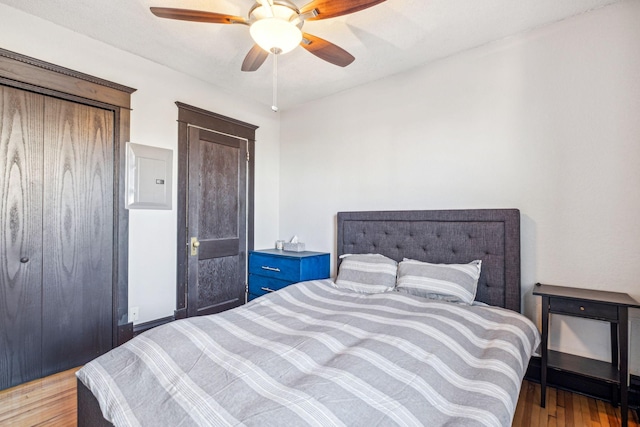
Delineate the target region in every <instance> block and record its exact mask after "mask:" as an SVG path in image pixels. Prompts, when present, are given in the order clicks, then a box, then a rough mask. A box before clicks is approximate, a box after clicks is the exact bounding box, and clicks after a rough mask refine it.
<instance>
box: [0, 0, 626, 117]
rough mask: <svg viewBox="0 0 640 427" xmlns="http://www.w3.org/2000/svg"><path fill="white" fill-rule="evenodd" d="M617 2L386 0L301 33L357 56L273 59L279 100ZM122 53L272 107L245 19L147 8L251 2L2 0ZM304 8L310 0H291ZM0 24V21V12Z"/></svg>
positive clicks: (301, 97) (268, 78) (327, 90)
mask: <svg viewBox="0 0 640 427" xmlns="http://www.w3.org/2000/svg"><path fill="white" fill-rule="evenodd" d="M617 1H620V0H387V1H386V2H384V3H381V4H379V5H377V6H373V7H371V8H369V9H366V10H363V11H360V12H357V13H354V14H351V15H347V16H342V17H338V18H332V19H326V20H320V21H308V22H305V24H304V29H303V30H304V31H305V32H307V33H310V34H313V35H315V36H318V37H321V38H324V39H326V40H328V41H330V42H332V43H335V44H337V45H339V46H340V47H342V48H343V49H345V50H347V51H348V52H350V53H351V54H352V55H353V56H355V58H356V60H355V61H354V62H353V63H352V64H351V65H349V66H348V67H345V68H341V67H337V66H335V65H332V64H329V63H327V62H325V61H322V60H321V59H319V58H317V57H315V56H314V55H312V54H310V53H309V52H307V51H305V50H304V49H302V48H300V47H298V48H296V49H294V50H293V51H292V52H291V53H288V54H286V55H282V56H281V57H279V67H278V76H279V80H278V81H279V90H278V93H279V104H280V105H279V106H280V108H281V109H283V108H287V107H292V106H295V105H297V104H301V103H304V102H307V101H310V100H313V99H318V98H321V97H324V96H328V95H331V94H334V93H337V92H340V91H343V90H346V89H348V88H351V87H354V86H357V85H360V84H363V83H366V82H370V81H373V80H377V79H380V78H383V77H385V76H389V75H392V74H397V73H399V72H402V71H405V70H408V69H411V68H414V67H416V66H419V65H422V64H425V63H428V62H430V61H434V60H436V59H439V58H443V57H447V56H450V55H452V54H455V53H458V52H461V51H464V50H467V49H470V48H473V47H476V46H480V45H483V44H485V43H489V42H491V41H494V40H498V39H501V38H504V37H507V36H510V35H514V34H518V33H521V32H524V31H527V30H530V29H532V28H537V27H540V26H544V25H547V24H549V23H552V22H556V21H559V20H562V19H566V18H568V17H571V16H574V15H577V14H580V13H584V12H586V11H589V10H591V9H594V8H598V7H601V6H604V5H607V4H611V3H615V2H617ZM0 2H1V3H4V4H6V5H9V6H12V7H14V8H17V9H20V10H23V11H25V12H27V13H30V14H32V15H36V16H39V17H41V18H44V19H47V20H49V21H52V22H54V23H56V24H59V25H61V26H63V27H66V28H69V29H71V30H73V31H75V32H78V33H81V34H85V35H87V36H89V37H92V38H94V39H97V40H100V41H102V42H105V43H107V44H109V45H112V46H115V47H117V48H120V49H122V50H125V51H128V52H131V53H133V54H136V55H139V56H142V57H144V58H147V59H150V60H152V61H154V62H157V63H160V64H163V65H166V66H168V67H170V68H173V69H175V70H178V71H181V72H183V73H186V74H189V75H192V76H194V77H197V78H200V79H202V80H205V81H207V82H210V83H212V84H214V85H217V86H220V87H221V88H223V89H224V90H226V91H228V92H231V93H235V94H237V95H239V96H242V97H245V98H247V99H253V100H255V101H257V102H260V103H263V104H265V106H270V105H271V94H272V74H271V73H272V67H271V62H270V60H267V62H265V64H264V65H263V66H262V67H261V68H260V69H259V70H258V71H256V72H253V73H245V72H241V71H240V66H241V64H242V61H243V59H244V57H245V55H246V54H247V52H248V51H249V49H250V48H251V47H252V46H253V42H252V40H251V38H250V36H249V29H248V27H246V26H244V25H220V24H203V23H194V22H184V21H175V20H167V19H160V18H157V17H155V16H154V15H152V14H151V13H150V12H149V7H151V6H159V7H176V8H183V9H197V10H206V11H210V12H218V13H224V14H230V15H239V16H246V14H247V12H248V10H249V8H250V7H251V5H252V4H253V0H235V1H233V0H0ZM293 2H294V3H295V4H296V5H297V6H298V7H302V6H303V5H305V4H306V3H307V2H308V0H293ZM0 20H1V18H0Z"/></svg>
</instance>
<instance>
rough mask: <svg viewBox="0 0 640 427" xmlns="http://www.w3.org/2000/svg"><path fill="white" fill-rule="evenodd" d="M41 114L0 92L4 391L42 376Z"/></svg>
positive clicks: (32, 99) (23, 95)
mask: <svg viewBox="0 0 640 427" xmlns="http://www.w3.org/2000/svg"><path fill="white" fill-rule="evenodd" d="M43 111H44V97H43V96H42V95H37V94H33V93H30V92H26V91H23V90H19V89H13V88H9V87H5V86H0V389H3V388H7V387H10V386H12V385H16V384H19V383H22V382H24V381H28V380H31V379H33V378H37V377H39V376H40V373H41V359H40V350H41V337H42V330H41V322H42V320H41V312H42V307H41V299H40V295H41V289H42V276H41V274H42V138H43V123H44V122H43V116H42V115H43Z"/></svg>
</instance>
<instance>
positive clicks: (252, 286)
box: [249, 249, 329, 301]
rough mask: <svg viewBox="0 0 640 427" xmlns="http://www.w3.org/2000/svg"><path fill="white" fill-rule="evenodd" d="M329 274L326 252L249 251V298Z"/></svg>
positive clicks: (324, 277)
mask: <svg viewBox="0 0 640 427" xmlns="http://www.w3.org/2000/svg"><path fill="white" fill-rule="evenodd" d="M328 277H329V254H328V253H326V252H310V251H305V252H289V251H281V250H278V249H264V250H260V251H253V252H250V253H249V301H251V300H252V299H254V298H257V297H259V296H261V295H264V294H266V293H269V292H274V291H277V290H278V289H282V288H284V287H285V286H288V285H291V284H292V283H298V282H304V281H305V280H316V279H326V278H328Z"/></svg>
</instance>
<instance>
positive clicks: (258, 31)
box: [151, 0, 385, 71]
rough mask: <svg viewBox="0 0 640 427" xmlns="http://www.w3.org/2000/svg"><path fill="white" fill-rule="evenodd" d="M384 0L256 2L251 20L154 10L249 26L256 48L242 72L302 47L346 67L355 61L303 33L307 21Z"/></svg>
mask: <svg viewBox="0 0 640 427" xmlns="http://www.w3.org/2000/svg"><path fill="white" fill-rule="evenodd" d="M383 1H385V0H312V1H311V2H310V3H307V4H306V5H305V6H303V7H302V8H301V9H298V8H297V7H296V5H295V4H293V3H292V2H291V1H289V0H256V3H255V4H254V5H253V6H252V7H251V8H250V9H249V13H248V14H247V16H248V18H243V17H241V16H232V15H225V14H221V13H215V12H205V11H199V10H188V9H174V8H164V7H152V8H151V13H153V14H154V15H156V16H158V17H160V18H168V19H179V20H183V21H195V22H207V23H212V24H240V25H247V26H249V32H250V34H251V37H252V38H253V40H254V42H255V45H254V46H253V47H252V48H251V50H250V51H249V53H248V54H247V56H246V57H245V59H244V62H243V63H242V71H256V70H257V69H258V68H260V66H261V65H262V64H263V63H264V61H265V60H266V59H267V57H268V56H269V53H273V54H275V55H278V54H282V53H287V52H289V51H291V50H293V49H294V48H295V47H296V46H298V45H300V46H302V47H303V48H304V49H306V50H307V51H309V52H311V53H312V54H314V55H315V56H317V57H318V58H321V59H323V60H325V61H327V62H330V63H331V64H335V65H338V66H340V67H346V66H347V65H349V64H351V63H352V62H353V61H354V59H355V58H354V57H353V56H352V55H351V54H350V53H349V52H347V51H346V50H344V49H342V48H341V47H338V46H336V45H335V44H333V43H331V42H328V41H326V40H324V39H321V38H320V37H316V36H313V35H311V34H308V33H304V32H302V26H303V25H304V22H305V21H312V20H319V19H328V18H335V17H337V16H342V15H347V14H350V13H354V12H358V11H360V10H363V9H367V8H369V7H371V6H375V5H376V4H378V3H382V2H383Z"/></svg>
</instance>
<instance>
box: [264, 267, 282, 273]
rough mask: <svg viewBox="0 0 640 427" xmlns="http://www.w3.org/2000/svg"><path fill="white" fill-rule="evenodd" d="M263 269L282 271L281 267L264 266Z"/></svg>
mask: <svg viewBox="0 0 640 427" xmlns="http://www.w3.org/2000/svg"><path fill="white" fill-rule="evenodd" d="M262 269H263V270H269V271H275V272H276V273H280V269H279V268H277V267H266V266H264V265H263V266H262Z"/></svg>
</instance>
